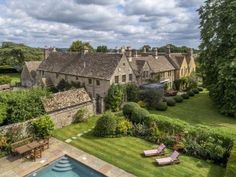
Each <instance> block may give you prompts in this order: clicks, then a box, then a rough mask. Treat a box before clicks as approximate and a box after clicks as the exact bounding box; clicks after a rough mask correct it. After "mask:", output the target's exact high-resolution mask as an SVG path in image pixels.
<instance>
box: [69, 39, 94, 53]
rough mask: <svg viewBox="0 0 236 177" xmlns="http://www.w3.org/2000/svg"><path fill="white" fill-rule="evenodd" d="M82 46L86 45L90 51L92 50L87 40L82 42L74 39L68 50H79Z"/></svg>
mask: <svg viewBox="0 0 236 177" xmlns="http://www.w3.org/2000/svg"><path fill="white" fill-rule="evenodd" d="M84 47H87V48H88V49H89V50H90V51H93V50H94V49H93V47H92V46H91V45H90V44H89V42H82V41H79V40H77V41H74V42H73V43H72V44H71V46H70V48H69V51H71V52H80V51H81V50H82V49H84Z"/></svg>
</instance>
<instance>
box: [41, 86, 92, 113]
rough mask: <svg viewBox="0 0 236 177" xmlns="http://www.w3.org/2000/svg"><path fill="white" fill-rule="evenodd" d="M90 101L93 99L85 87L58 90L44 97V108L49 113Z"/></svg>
mask: <svg viewBox="0 0 236 177" xmlns="http://www.w3.org/2000/svg"><path fill="white" fill-rule="evenodd" d="M89 101H91V98H90V97H89V95H88V93H87V92H86V91H85V89H84V88H80V89H75V90H68V91H64V92H58V93H55V94H52V95H50V96H49V97H47V98H43V99H42V102H43V106H44V109H45V111H46V112H47V113H49V112H54V111H58V110H61V109H66V108H68V107H73V106H76V105H79V104H83V103H87V102H89Z"/></svg>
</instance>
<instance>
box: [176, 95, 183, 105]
mask: <svg viewBox="0 0 236 177" xmlns="http://www.w3.org/2000/svg"><path fill="white" fill-rule="evenodd" d="M174 100H175V101H176V102H177V103H181V102H183V100H184V99H183V97H182V96H181V95H176V96H174Z"/></svg>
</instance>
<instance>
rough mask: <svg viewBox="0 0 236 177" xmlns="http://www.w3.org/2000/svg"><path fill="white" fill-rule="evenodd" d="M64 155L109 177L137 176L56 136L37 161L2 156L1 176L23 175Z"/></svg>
mask: <svg viewBox="0 0 236 177" xmlns="http://www.w3.org/2000/svg"><path fill="white" fill-rule="evenodd" d="M63 155H68V156H70V157H72V158H74V159H76V160H78V161H80V162H82V163H83V164H85V165H87V166H89V167H90V168H93V169H94V170H96V171H98V172H100V173H102V174H104V175H106V176H109V177H118V176H122V177H135V176H134V175H132V174H130V173H127V172H126V171H124V170H122V169H119V168H117V167H115V166H113V165H111V164H109V163H107V162H105V161H103V160H100V159H98V158H96V157H94V156H92V155H90V154H88V153H86V152H84V151H81V150H79V149H77V148H75V147H73V146H71V145H69V144H66V143H64V142H62V141H59V140H57V139H55V138H51V139H50V148H49V149H47V150H45V151H43V154H42V158H40V159H37V160H36V161H32V160H28V159H25V158H19V156H16V157H11V156H8V157H4V158H1V159H0V171H1V174H0V177H13V176H14V177H23V176H25V175H27V174H29V173H31V172H33V171H35V170H37V169H39V168H41V167H43V166H45V165H47V164H48V163H50V162H52V161H54V160H56V159H58V158H59V157H61V156H63Z"/></svg>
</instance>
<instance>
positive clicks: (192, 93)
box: [187, 90, 195, 96]
mask: <svg viewBox="0 0 236 177" xmlns="http://www.w3.org/2000/svg"><path fill="white" fill-rule="evenodd" d="M187 93H188V95H189V96H194V95H195V94H194V92H193V91H192V90H189V91H188V92H187Z"/></svg>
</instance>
